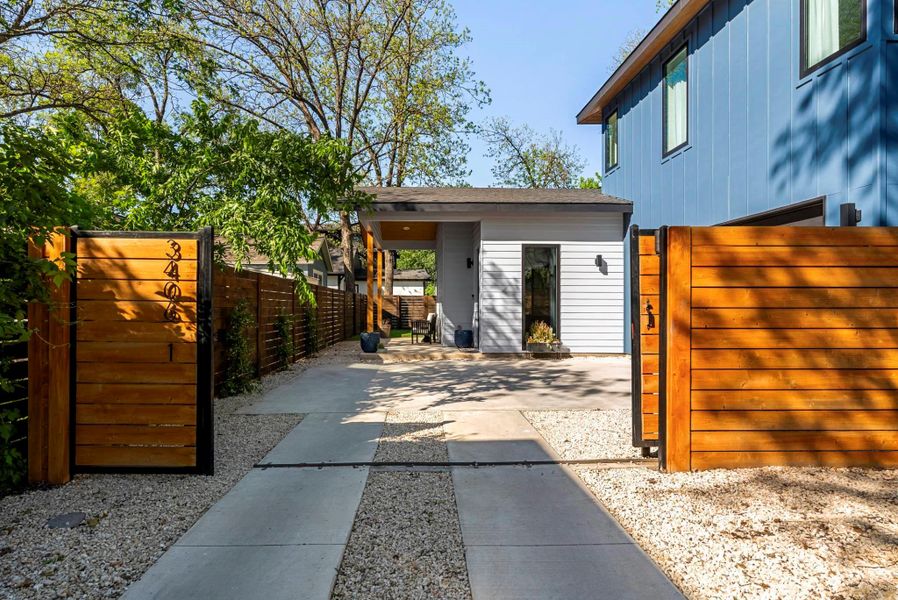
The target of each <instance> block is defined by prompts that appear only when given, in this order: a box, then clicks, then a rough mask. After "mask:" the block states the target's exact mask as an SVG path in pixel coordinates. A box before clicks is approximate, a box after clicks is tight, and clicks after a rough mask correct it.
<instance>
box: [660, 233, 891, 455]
mask: <svg viewBox="0 0 898 600" xmlns="http://www.w3.org/2000/svg"><path fill="white" fill-rule="evenodd" d="M667 239H668V243H667V247H666V250H665V251H666V253H667V255H666V261H667V282H668V283H667V288H666V293H667V303H666V306H667V317H668V320H667V325H666V326H667V330H666V333H667V344H666V346H665V349H664V353H663V354H664V356H663V360H665V361H666V365H667V373H666V375H667V377H666V397H665V402H666V413H665V416H666V428H665V431H664V433H663V437H664V451H663V458H664V463H665V466H666V468H667V470H669V471H682V470H690V469H692V470H699V469H711V468H736V467H757V466H765V465H827V466H880V467H896V466H898V229H892V228H888V229H887V228H866V227H864V228H838V229H837V228H822V227H821V228H815V227H802V228H792V227H777V228H755V227H711V228H688V227H671V228H670V229H669V230H668V236H667Z"/></svg>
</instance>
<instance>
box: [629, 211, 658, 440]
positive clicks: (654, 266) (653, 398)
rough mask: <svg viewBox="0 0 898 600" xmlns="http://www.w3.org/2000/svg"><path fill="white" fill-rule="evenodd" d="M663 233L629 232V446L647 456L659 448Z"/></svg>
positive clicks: (648, 230)
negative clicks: (652, 448) (630, 433)
mask: <svg viewBox="0 0 898 600" xmlns="http://www.w3.org/2000/svg"><path fill="white" fill-rule="evenodd" d="M663 233H664V230H663V229H662V230H658V229H643V230H641V229H639V227H638V226H637V225H633V226H632V227H631V228H630V337H631V345H632V354H631V357H632V358H631V360H632V372H631V382H632V383H631V385H632V394H631V396H632V406H633V409H632V413H633V445H634V446H636V447H638V448H643V452H644V453H647V452H648V449H649V448H651V447H657V446H658V445H659V431H660V430H661V429H660V423H659V420H660V414H661V411H660V406H661V397H662V393H663V388H664V378H663V376H662V373H661V364H662V361H660V360H659V349H660V348H661V347H662V345H663V344H662V331H663V330H664V327H663V315H664V307H663V303H664V296H663V294H662V293H661V291H662V289H663V284H662V281H661V279H662V269H661V262H662V256H661V253H660V252H659V251H658V249H659V248H661V247H663V245H662V241H663V240H662V239H661V236H662V235H663Z"/></svg>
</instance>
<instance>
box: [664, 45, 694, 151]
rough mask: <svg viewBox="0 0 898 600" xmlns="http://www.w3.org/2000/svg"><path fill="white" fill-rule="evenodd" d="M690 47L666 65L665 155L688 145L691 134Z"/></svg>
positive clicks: (679, 52) (680, 51)
mask: <svg viewBox="0 0 898 600" xmlns="http://www.w3.org/2000/svg"><path fill="white" fill-rule="evenodd" d="M687 51H688V47H687V46H683V47H682V48H680V50H679V51H678V52H677V53H676V54H674V55H673V56H672V57H670V59H669V60H668V61H667V62H666V63H664V107H663V116H662V119H663V123H662V130H663V133H664V135H663V137H664V140H663V142H662V143H663V144H664V155H665V156H666V155H667V154H670V153H671V152H673V151H674V150H677V149H679V148H682V147H683V146H685V145H686V141H687V140H688V137H689V134H688V133H687V131H688V129H689V81H688V80H689V69H688V67H687V56H688V52H687Z"/></svg>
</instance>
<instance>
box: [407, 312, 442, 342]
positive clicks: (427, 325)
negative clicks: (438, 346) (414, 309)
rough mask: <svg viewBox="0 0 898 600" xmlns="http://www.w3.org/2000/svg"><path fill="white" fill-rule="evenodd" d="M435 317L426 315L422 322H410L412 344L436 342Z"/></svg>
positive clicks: (432, 314)
mask: <svg viewBox="0 0 898 600" xmlns="http://www.w3.org/2000/svg"><path fill="white" fill-rule="evenodd" d="M436 324H437V316H436V314H434V313H428V314H427V318H426V319H424V320H416V321H412V343H413V344H417V343H419V340H420V343H422V344H432V343H433V342H434V341H436Z"/></svg>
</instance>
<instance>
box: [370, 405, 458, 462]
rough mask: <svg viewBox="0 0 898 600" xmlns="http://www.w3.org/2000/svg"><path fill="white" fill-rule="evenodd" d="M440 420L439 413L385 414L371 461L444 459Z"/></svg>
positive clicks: (444, 460)
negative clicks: (381, 431)
mask: <svg viewBox="0 0 898 600" xmlns="http://www.w3.org/2000/svg"><path fill="white" fill-rule="evenodd" d="M443 423H445V419H444V417H443V413H441V412H430V411H427V412H422V411H394V412H390V413H388V414H387V419H386V421H385V422H384V430H383V433H382V434H381V438H380V442H379V443H378V445H377V452H376V453H375V455H374V462H406V461H407V462H448V460H449V451H448V449H447V447H446V433H445V431H444V430H443Z"/></svg>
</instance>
